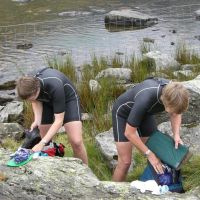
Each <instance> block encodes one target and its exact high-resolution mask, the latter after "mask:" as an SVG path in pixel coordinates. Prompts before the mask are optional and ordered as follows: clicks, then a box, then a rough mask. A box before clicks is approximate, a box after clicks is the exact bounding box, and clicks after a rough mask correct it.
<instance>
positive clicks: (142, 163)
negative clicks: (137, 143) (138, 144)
mask: <svg viewBox="0 0 200 200" xmlns="http://www.w3.org/2000/svg"><path fill="white" fill-rule="evenodd" d="M134 161H135V166H134V168H133V171H132V172H131V173H129V174H128V176H127V178H126V181H128V182H131V181H133V180H139V178H140V176H141V174H142V173H143V171H144V168H145V167H146V165H147V159H146V158H145V157H144V156H143V155H142V154H141V153H139V152H137V151H135V153H134Z"/></svg>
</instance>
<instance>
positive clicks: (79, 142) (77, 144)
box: [70, 140, 83, 150]
mask: <svg viewBox="0 0 200 200" xmlns="http://www.w3.org/2000/svg"><path fill="white" fill-rule="evenodd" d="M70 143H71V145H72V148H73V149H74V150H80V149H81V148H82V146H83V141H82V140H76V141H71V142H70Z"/></svg>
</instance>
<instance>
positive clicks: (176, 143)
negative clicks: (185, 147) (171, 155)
mask: <svg viewBox="0 0 200 200" xmlns="http://www.w3.org/2000/svg"><path fill="white" fill-rule="evenodd" d="M174 142H175V149H178V145H179V144H183V141H182V140H181V138H180V136H179V135H174Z"/></svg>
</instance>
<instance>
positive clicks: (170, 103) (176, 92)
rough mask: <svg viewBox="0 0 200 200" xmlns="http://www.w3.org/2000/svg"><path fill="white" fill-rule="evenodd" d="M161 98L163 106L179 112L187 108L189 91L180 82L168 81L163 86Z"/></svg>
mask: <svg viewBox="0 0 200 200" xmlns="http://www.w3.org/2000/svg"><path fill="white" fill-rule="evenodd" d="M161 100H162V102H163V104H164V106H165V107H169V108H170V110H172V111H173V112H174V113H177V114H181V113H183V112H184V111H186V110H187V108H188V105H189V92H188V90H187V89H186V88H185V87H184V86H183V85H182V84H181V83H180V82H170V83H169V84H167V85H166V86H165V87H164V88H163V90H162V95H161Z"/></svg>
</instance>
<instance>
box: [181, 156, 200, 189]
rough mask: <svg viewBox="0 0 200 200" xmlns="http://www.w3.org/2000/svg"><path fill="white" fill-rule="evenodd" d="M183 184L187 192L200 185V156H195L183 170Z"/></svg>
mask: <svg viewBox="0 0 200 200" xmlns="http://www.w3.org/2000/svg"><path fill="white" fill-rule="evenodd" d="M182 174H183V184H184V188H185V190H191V189H192V188H195V187H198V186H199V185H200V156H193V157H192V158H191V160H190V161H189V162H188V163H186V164H185V165H184V166H183V168H182Z"/></svg>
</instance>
